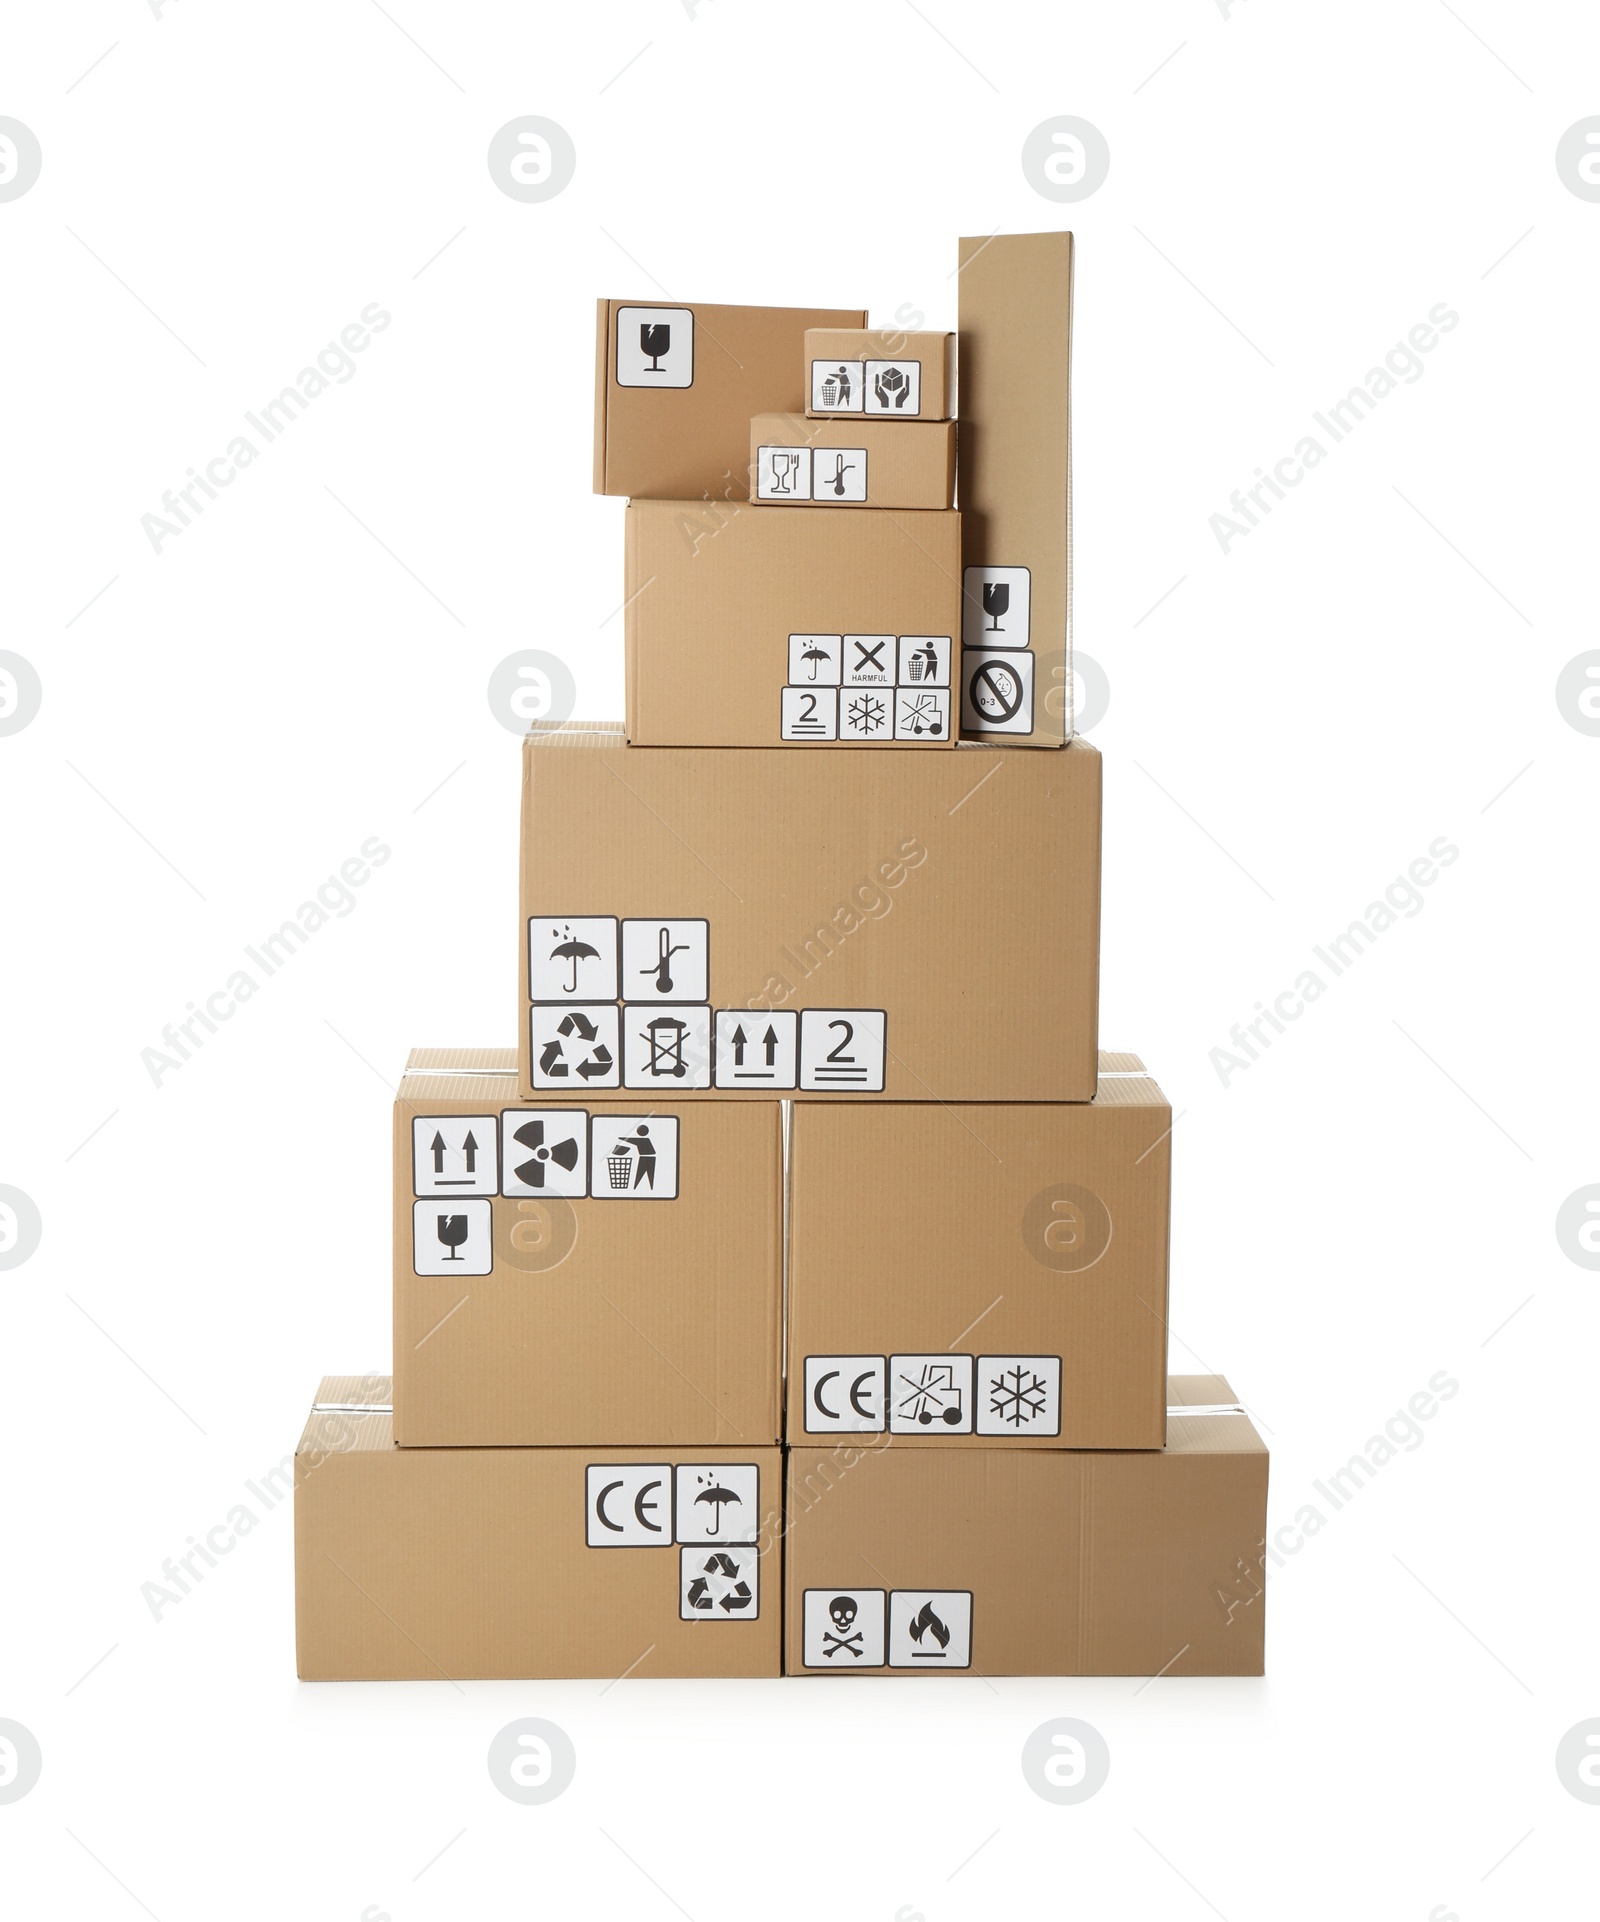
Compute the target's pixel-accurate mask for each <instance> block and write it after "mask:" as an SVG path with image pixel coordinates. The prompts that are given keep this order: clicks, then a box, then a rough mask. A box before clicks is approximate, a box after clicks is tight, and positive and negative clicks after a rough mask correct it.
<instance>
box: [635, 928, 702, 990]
mask: <svg viewBox="0 0 1600 1922" xmlns="http://www.w3.org/2000/svg"><path fill="white" fill-rule="evenodd" d="M710 949H711V928H710V923H709V922H706V921H624V922H623V924H622V998H623V1000H624V1001H704V1000H706V999H707V998H708V996H709V995H710V992H711V988H710V978H711V953H710Z"/></svg>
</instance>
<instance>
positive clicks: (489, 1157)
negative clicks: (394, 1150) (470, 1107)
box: [411, 1114, 500, 1195]
mask: <svg viewBox="0 0 1600 1922" xmlns="http://www.w3.org/2000/svg"><path fill="white" fill-rule="evenodd" d="M497 1149H498V1139H497V1133H496V1129H495V1123H494V1116H493V1115H486V1114H472V1115H460V1114H449V1115H413V1116H412V1119H411V1192H412V1193H413V1194H414V1195H492V1194H496V1193H498V1191H499V1187H500V1182H499V1178H498V1177H499V1169H498V1167H497V1165H496V1163H497Z"/></svg>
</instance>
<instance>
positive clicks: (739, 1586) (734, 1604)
mask: <svg viewBox="0 0 1600 1922" xmlns="http://www.w3.org/2000/svg"><path fill="white" fill-rule="evenodd" d="M719 1576H720V1577H721V1579H722V1580H723V1581H724V1582H726V1583H729V1584H731V1586H729V1587H727V1588H726V1589H725V1590H724V1592H723V1594H722V1597H721V1599H720V1600H719V1599H718V1598H717V1597H716V1595H714V1594H713V1593H712V1588H711V1583H712V1580H713V1578H716V1577H719ZM752 1599H753V1598H752V1596H751V1594H750V1584H749V1583H748V1582H747V1581H745V1580H744V1579H743V1577H742V1576H741V1575H740V1573H739V1564H738V1563H737V1562H736V1561H735V1560H734V1559H733V1557H732V1556H731V1555H727V1554H724V1553H723V1551H722V1550H721V1549H720V1548H719V1549H718V1550H717V1551H716V1552H715V1553H714V1554H713V1555H712V1556H711V1557H710V1559H709V1560H708V1561H707V1562H706V1564H705V1566H704V1568H702V1569H701V1571H700V1573H699V1574H698V1575H696V1576H695V1578H694V1580H693V1581H691V1582H690V1584H689V1596H688V1600H689V1606H690V1607H691V1608H696V1609H700V1610H703V1611H704V1612H706V1613H708V1614H709V1613H710V1611H711V1610H712V1609H714V1608H720V1609H721V1610H722V1612H723V1613H724V1614H725V1615H732V1614H734V1613H735V1612H736V1611H737V1610H739V1609H742V1608H748V1607H749V1606H750V1603H751V1601H752Z"/></svg>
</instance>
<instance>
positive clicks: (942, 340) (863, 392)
mask: <svg viewBox="0 0 1600 1922" xmlns="http://www.w3.org/2000/svg"><path fill="white" fill-rule="evenodd" d="M805 373H806V412H807V413H808V414H811V415H813V416H815V417H818V418H822V417H827V416H832V415H838V414H856V415H861V416H864V417H867V418H871V417H872V416H873V415H879V416H881V417H882V418H883V419H885V420H950V419H952V418H953V417H954V415H955V411H956V408H955V398H956V337H955V335H954V334H931V333H907V332H906V331H905V329H904V328H899V327H872V328H869V327H810V328H807V330H806V365H805Z"/></svg>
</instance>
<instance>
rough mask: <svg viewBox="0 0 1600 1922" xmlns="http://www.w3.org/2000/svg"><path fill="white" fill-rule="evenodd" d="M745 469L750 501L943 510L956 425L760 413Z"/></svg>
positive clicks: (949, 494) (950, 490) (951, 490)
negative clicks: (750, 491)
mask: <svg viewBox="0 0 1600 1922" xmlns="http://www.w3.org/2000/svg"><path fill="white" fill-rule="evenodd" d="M750 472H751V477H752V492H753V494H754V497H755V499H756V500H758V501H769V502H772V503H773V504H774V505H777V506H784V507H905V508H931V509H935V510H936V509H939V508H947V507H951V506H953V505H954V503H955V486H956V427H955V422H954V421H950V420H944V421H882V420H846V421H838V420H808V419H806V417H805V416H804V415H802V414H757V415H756V417H755V419H754V420H752V421H751V423H750Z"/></svg>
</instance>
